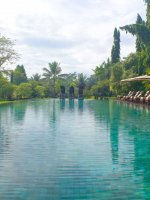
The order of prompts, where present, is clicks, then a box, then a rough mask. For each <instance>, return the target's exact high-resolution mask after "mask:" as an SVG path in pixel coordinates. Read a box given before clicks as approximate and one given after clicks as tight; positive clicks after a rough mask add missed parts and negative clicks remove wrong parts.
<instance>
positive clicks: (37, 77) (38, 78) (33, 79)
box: [30, 73, 41, 81]
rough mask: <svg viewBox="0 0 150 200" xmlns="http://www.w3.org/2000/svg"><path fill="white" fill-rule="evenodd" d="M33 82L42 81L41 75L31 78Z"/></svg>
mask: <svg viewBox="0 0 150 200" xmlns="http://www.w3.org/2000/svg"><path fill="white" fill-rule="evenodd" d="M30 80H31V81H40V80H41V75H40V74H38V73H36V74H33V75H32V77H31V78H30Z"/></svg>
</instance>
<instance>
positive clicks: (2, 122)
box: [0, 105, 10, 155]
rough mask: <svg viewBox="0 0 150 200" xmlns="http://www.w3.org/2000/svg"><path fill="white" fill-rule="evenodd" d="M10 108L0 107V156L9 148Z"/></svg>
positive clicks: (6, 106)
mask: <svg viewBox="0 0 150 200" xmlns="http://www.w3.org/2000/svg"><path fill="white" fill-rule="evenodd" d="M9 120H10V106H9V105H2V106H0V155H2V154H3V153H4V151H8V147H9V143H10V141H9V131H8V129H9V126H10V121H9Z"/></svg>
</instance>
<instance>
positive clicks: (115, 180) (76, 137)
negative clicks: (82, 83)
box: [0, 99, 150, 200]
mask: <svg viewBox="0 0 150 200" xmlns="http://www.w3.org/2000/svg"><path fill="white" fill-rule="evenodd" d="M149 117H150V110H149V109H146V108H139V107H133V106H130V105H125V104H119V103H116V102H114V101H90V100H84V101H77V100H71V101H69V100H57V99H54V100H37V101H27V102H23V103H16V104H11V105H7V106H6V105H5V106H1V107H0V199H6V200H7V199H17V198H18V199H19V198H20V199H36V200H39V199H94V198H95V199H101V200H103V199H114V200H115V199H141V200H144V199H146V198H147V199H148V198H150V189H149V186H150V182H149V180H150V175H149V172H150V171H149V168H150V164H149V163H150V156H149V155H150V134H149V130H150V123H149Z"/></svg>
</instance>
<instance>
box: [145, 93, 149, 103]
mask: <svg viewBox="0 0 150 200" xmlns="http://www.w3.org/2000/svg"><path fill="white" fill-rule="evenodd" d="M145 103H147V104H150V94H149V95H148V96H147V97H146V98H145Z"/></svg>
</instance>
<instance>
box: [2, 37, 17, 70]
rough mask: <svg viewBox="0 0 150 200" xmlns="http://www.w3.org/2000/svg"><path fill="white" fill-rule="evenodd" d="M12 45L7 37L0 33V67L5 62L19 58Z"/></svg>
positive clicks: (11, 61)
mask: <svg viewBox="0 0 150 200" xmlns="http://www.w3.org/2000/svg"><path fill="white" fill-rule="evenodd" d="M14 45H15V44H14V42H12V41H11V40H10V39H9V38H6V37H4V36H1V35H0V67H2V65H3V64H6V63H13V62H14V61H15V60H16V59H18V58H19V55H18V54H17V53H16V51H15V50H14Z"/></svg>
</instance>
